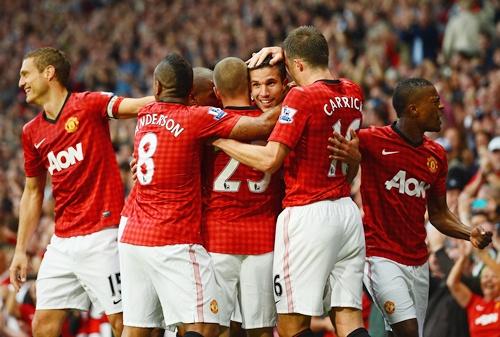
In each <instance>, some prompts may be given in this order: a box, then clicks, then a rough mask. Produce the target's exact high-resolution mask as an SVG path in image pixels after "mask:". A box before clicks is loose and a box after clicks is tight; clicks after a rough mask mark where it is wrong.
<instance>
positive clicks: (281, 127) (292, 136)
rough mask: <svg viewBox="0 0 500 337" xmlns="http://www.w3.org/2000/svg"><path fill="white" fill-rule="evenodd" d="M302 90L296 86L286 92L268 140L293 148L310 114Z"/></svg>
mask: <svg viewBox="0 0 500 337" xmlns="http://www.w3.org/2000/svg"><path fill="white" fill-rule="evenodd" d="M302 90H303V89H302V88H300V87H296V88H293V89H292V90H291V91H290V92H289V93H288V95H287V96H286V98H285V100H284V101H283V105H282V108H281V114H280V116H279V118H278V122H277V123H276V126H275V127H274V129H273V132H272V133H271V135H270V136H269V139H268V141H273V142H278V143H281V144H284V145H286V146H287V147H289V148H290V149H293V148H295V146H296V145H297V143H298V141H299V139H300V138H301V136H302V132H303V131H304V127H305V125H306V123H307V120H308V119H309V114H310V112H309V109H307V106H306V104H308V102H307V101H306V100H305V99H304V95H303V91H302Z"/></svg>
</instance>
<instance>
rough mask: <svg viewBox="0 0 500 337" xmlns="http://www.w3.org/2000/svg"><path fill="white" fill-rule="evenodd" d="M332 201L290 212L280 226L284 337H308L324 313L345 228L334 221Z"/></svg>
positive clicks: (277, 288)
mask: <svg viewBox="0 0 500 337" xmlns="http://www.w3.org/2000/svg"><path fill="white" fill-rule="evenodd" d="M329 203H331V201H320V202H317V203H313V204H310V205H305V206H300V207H291V208H286V209H285V210H283V212H281V214H280V215H279V217H278V220H277V223H276V239H275V248H274V262H273V279H272V281H273V290H274V301H275V304H276V310H277V312H278V332H279V334H280V336H281V337H293V336H307V335H310V334H312V332H311V330H310V321H311V316H321V315H323V313H324V307H323V297H324V291H325V288H326V285H327V281H328V278H329V275H330V272H331V270H332V269H333V265H334V263H335V261H336V257H337V253H338V249H339V248H338V247H339V245H338V244H337V243H336V241H335V240H336V237H338V236H339V235H341V232H340V231H341V230H342V229H341V228H340V227H339V226H336V225H335V224H334V223H332V221H331V219H332V218H331V215H330V214H329V211H328V209H329Z"/></svg>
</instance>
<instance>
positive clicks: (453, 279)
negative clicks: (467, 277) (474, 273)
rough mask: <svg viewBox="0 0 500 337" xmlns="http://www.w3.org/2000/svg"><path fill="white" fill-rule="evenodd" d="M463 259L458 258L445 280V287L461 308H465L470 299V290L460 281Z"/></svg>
mask: <svg viewBox="0 0 500 337" xmlns="http://www.w3.org/2000/svg"><path fill="white" fill-rule="evenodd" d="M465 259H466V256H465V255H462V256H460V257H459V258H458V260H457V262H455V265H454V266H453V268H451V271H450V274H449V275H448V278H447V279H446V285H447V286H448V288H449V289H450V292H451V295H452V296H453V298H454V299H455V300H456V301H457V303H458V304H459V305H460V306H461V307H462V308H465V307H467V304H468V303H469V301H470V299H471V297H472V292H471V291H470V289H469V288H467V286H466V285H465V284H463V283H462V281H461V280H460V277H461V275H462V269H463V266H464V262H465Z"/></svg>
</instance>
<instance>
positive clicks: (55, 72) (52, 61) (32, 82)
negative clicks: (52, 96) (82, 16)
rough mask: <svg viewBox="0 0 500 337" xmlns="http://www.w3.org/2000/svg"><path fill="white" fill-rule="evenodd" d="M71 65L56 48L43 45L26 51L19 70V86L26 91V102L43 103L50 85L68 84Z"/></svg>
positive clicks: (64, 85)
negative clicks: (43, 46)
mask: <svg viewBox="0 0 500 337" xmlns="http://www.w3.org/2000/svg"><path fill="white" fill-rule="evenodd" d="M70 68H71V65H70V63H69V61H68V59H67V58H66V56H65V55H64V53H63V52H62V51H60V50H58V49H55V48H50V47H45V48H39V49H36V50H34V51H31V52H29V53H27V54H26V55H25V56H24V59H23V63H22V65H21V70H20V71H19V75H20V78H19V87H21V88H23V89H24V91H25V92H26V102H28V103H35V104H39V105H41V104H43V103H44V100H45V98H46V97H47V93H48V92H49V90H50V88H51V86H54V85H57V86H63V87H66V88H67V87H68V86H69V72H70Z"/></svg>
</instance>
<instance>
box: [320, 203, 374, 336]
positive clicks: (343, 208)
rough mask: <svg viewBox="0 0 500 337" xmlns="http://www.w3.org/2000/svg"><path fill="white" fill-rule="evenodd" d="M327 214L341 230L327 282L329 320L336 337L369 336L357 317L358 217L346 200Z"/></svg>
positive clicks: (361, 253) (361, 255)
mask: <svg viewBox="0 0 500 337" xmlns="http://www.w3.org/2000/svg"><path fill="white" fill-rule="evenodd" d="M330 212H331V216H332V219H336V222H337V224H336V225H337V226H339V227H341V228H342V230H341V234H339V236H338V238H337V241H336V243H337V244H338V245H339V246H340V250H339V252H338V254H337V260H336V262H335V266H334V267H333V269H332V271H331V277H330V279H329V281H330V287H331V290H332V292H331V306H332V311H331V313H330V318H331V320H332V323H333V325H334V326H335V330H336V333H337V335H338V336H339V337H354V336H359V337H361V336H363V337H364V336H369V335H368V332H367V331H366V329H365V328H364V326H363V317H362V314H361V298H362V293H363V269H364V261H365V239H364V231H363V224H362V221H361V214H360V212H359V209H358V207H357V206H356V204H355V203H354V202H353V201H352V200H351V199H350V198H342V199H339V200H335V201H334V202H333V205H332V208H331V209H330Z"/></svg>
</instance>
